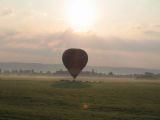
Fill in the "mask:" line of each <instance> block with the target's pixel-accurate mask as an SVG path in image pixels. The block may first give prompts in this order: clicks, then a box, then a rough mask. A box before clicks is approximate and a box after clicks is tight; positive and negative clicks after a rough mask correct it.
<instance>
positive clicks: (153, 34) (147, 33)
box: [144, 30, 160, 36]
mask: <svg viewBox="0 0 160 120" xmlns="http://www.w3.org/2000/svg"><path fill="white" fill-rule="evenodd" d="M144 34H146V35H151V36H160V31H155V30H148V31H145V32H144Z"/></svg>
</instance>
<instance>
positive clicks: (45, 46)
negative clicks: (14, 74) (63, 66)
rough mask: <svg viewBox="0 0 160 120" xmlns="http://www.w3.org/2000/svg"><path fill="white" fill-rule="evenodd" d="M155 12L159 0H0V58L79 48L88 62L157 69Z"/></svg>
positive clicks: (47, 55)
mask: <svg viewBox="0 0 160 120" xmlns="http://www.w3.org/2000/svg"><path fill="white" fill-rule="evenodd" d="M159 12H160V0H0V62H4V61H5V62H9V61H15V62H40V63H53V64H54V63H58V64H59V63H62V62H61V56H62V53H63V51H64V50H66V49H68V48H82V49H84V50H86V51H87V52H88V54H89V65H96V66H125V67H143V68H157V69H160V14H159Z"/></svg>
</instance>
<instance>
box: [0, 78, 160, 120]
mask: <svg viewBox="0 0 160 120" xmlns="http://www.w3.org/2000/svg"><path fill="white" fill-rule="evenodd" d="M61 79H62V78H51V77H50V78H47V77H4V76H1V77H0V120H160V81H158V80H157V81H154V80H150V81H149V80H148V81H145V80H141V81H135V80H114V79H109V80H107V79H103V80H104V81H105V82H96V83H94V82H92V83H89V82H86V83H85V82H76V83H73V82H66V81H63V82H62V81H61V82H60V81H58V80H61ZM63 79H64V78H63ZM81 79H83V80H85V79H86V80H87V81H88V80H91V81H92V79H94V81H96V80H95V79H97V81H98V78H81Z"/></svg>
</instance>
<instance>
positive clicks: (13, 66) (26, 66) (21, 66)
mask: <svg viewBox="0 0 160 120" xmlns="http://www.w3.org/2000/svg"><path fill="white" fill-rule="evenodd" d="M0 69H1V70H3V71H4V70H31V69H34V70H35V71H36V72H40V71H44V72H47V71H51V72H56V71H57V70H60V69H63V70H65V68H64V66H63V65H61V64H41V63H14V62H9V63H0ZM92 69H94V70H95V71H96V72H98V73H106V74H108V73H109V72H113V73H114V74H122V75H125V74H143V73H145V72H152V73H160V70H156V69H143V68H125V67H98V66H87V67H86V68H85V69H84V71H91V70H92Z"/></svg>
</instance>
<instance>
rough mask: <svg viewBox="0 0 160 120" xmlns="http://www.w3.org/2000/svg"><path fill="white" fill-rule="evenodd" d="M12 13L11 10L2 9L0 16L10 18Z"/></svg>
mask: <svg viewBox="0 0 160 120" xmlns="http://www.w3.org/2000/svg"><path fill="white" fill-rule="evenodd" d="M13 13H14V12H13V10H12V9H2V10H0V16H1V17H4V16H10V15H12V14H13Z"/></svg>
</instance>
